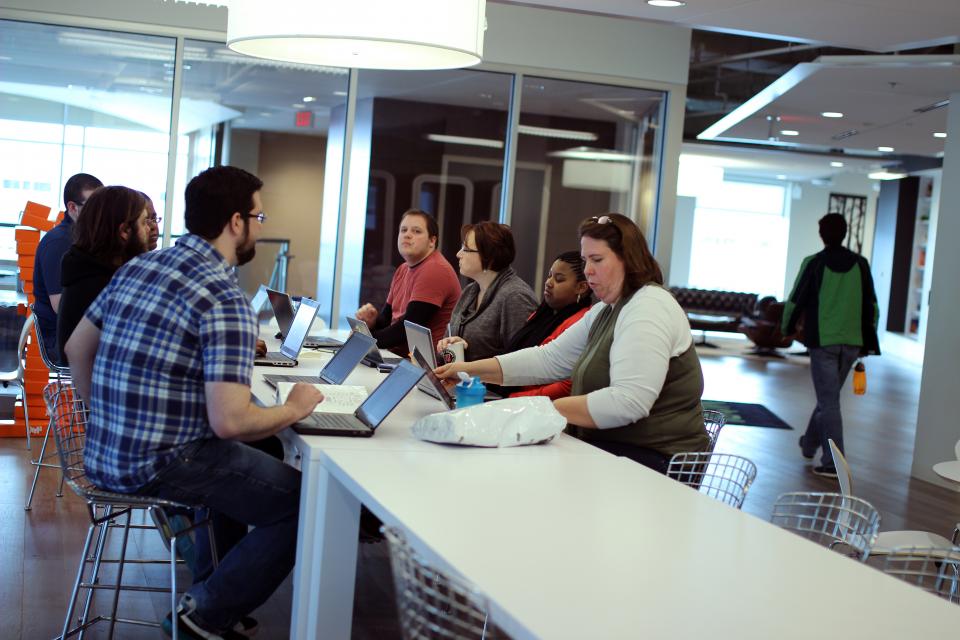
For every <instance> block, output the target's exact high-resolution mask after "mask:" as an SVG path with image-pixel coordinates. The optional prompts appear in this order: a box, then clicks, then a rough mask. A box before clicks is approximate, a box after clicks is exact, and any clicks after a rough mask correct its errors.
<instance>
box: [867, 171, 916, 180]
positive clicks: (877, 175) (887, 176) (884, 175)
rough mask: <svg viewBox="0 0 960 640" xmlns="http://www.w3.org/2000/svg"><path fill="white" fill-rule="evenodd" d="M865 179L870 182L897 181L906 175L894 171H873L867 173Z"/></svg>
mask: <svg viewBox="0 0 960 640" xmlns="http://www.w3.org/2000/svg"><path fill="white" fill-rule="evenodd" d="M867 177H868V178H870V179H871V180H899V179H900V178H906V177H907V174H905V173H900V172H896V171H885V170H884V171H874V172H873V173H868V174H867Z"/></svg>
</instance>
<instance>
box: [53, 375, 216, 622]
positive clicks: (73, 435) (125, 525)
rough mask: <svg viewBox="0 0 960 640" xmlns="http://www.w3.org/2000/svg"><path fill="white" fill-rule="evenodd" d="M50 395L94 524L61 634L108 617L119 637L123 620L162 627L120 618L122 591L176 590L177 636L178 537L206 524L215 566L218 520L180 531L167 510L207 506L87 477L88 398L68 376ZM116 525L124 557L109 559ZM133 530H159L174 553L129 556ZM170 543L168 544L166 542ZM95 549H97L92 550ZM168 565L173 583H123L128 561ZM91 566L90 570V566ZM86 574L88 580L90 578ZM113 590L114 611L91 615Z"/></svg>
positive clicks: (63, 458) (70, 476) (69, 477)
mask: <svg viewBox="0 0 960 640" xmlns="http://www.w3.org/2000/svg"><path fill="white" fill-rule="evenodd" d="M44 396H45V397H50V398H51V399H52V400H51V402H52V406H53V410H52V411H51V414H50V415H51V418H50V427H51V430H52V431H53V435H54V441H55V443H56V447H57V451H58V453H59V456H60V465H61V468H62V470H63V476H64V478H65V480H66V482H67V485H68V486H69V487H70V488H71V489H72V490H73V491H74V493H76V494H77V495H78V496H80V497H81V498H82V499H83V500H84V501H85V502H86V504H87V512H88V515H89V517H90V526H89V527H88V529H87V537H86V540H85V541H84V544H83V552H82V554H81V556H80V564H79V567H78V568H77V576H76V580H75V581H74V583H73V589H72V591H71V594H70V602H69V604H68V605H67V612H66V615H65V616H64V620H63V632H62V633H61V635H60V636H59V638H61V639H65V638H69V637H71V636H73V635H76V634H81V636H82V634H83V633H84V632H85V631H86V630H87V629H88V628H89V627H91V626H92V625H94V624H96V623H98V622H101V621H107V622H109V623H110V626H109V630H108V637H110V638H112V637H113V632H114V629H115V627H116V623H118V622H123V623H127V624H135V625H142V626H152V627H159V626H160V623H159V622H156V621H152V620H136V619H131V618H119V617H117V609H118V606H119V600H120V592H121V591H138V592H152V593H165V592H169V593H170V608H171V611H172V612H173V616H174V625H173V638H174V640H176V639H177V637H178V628H177V627H178V625H177V624H176V611H177V562H178V560H177V538H178V537H181V536H184V535H186V534H189V533H190V532H192V531H193V530H194V529H197V528H198V527H202V526H206V527H207V528H208V534H209V540H210V552H211V557H212V559H213V563H214V566H216V565H217V550H216V542H215V540H214V535H213V528H212V523H211V521H210V519H209V518H207V519H206V520H203V521H201V522H198V523H196V524H193V525H192V526H189V527H185V528H183V529H180V530H175V529H174V528H172V527H170V526H169V520H168V519H167V516H166V514H167V512H168V511H170V510H177V511H196V510H198V509H202V508H203V507H202V506H201V505H186V504H181V503H178V502H173V501H171V500H164V499H161V498H154V497H149V496H138V495H133V494H121V493H113V492H110V491H104V490H102V489H99V488H97V486H96V485H94V484H93V482H91V481H90V480H89V478H87V476H86V473H85V471H84V466H83V449H84V446H85V444H86V425H87V417H88V410H87V407H86V405H85V403H84V402H83V400H81V399H80V398H79V397H78V396H77V395H76V394H75V393H74V390H73V386H72V385H71V384H70V382H68V381H66V380H59V381H55V382H51V383H50V384H48V385H47V387H46V388H44ZM134 511H147V512H149V513H150V515H151V517H152V518H153V521H154V523H155V524H153V525H139V524H133V523H132V521H131V515H132V514H133V512H134ZM112 529H122V538H121V544H120V551H119V556H118V557H117V558H105V557H104V549H105V548H106V546H107V538H108V537H109V535H110V533H111V530H112ZM131 529H154V530H156V531H158V532H159V533H160V535H161V536H163V537H166V538H168V539H169V549H170V556H169V558H165V559H162V560H161V559H157V560H154V559H128V558H127V557H126V556H127V543H128V540H129V535H130V530H131ZM165 544H166V542H165ZM91 548H92V549H93V552H92V553H91ZM131 563H137V564H167V563H169V567H170V586H169V587H153V586H139V585H130V584H123V570H124V566H125V565H126V564H131ZM104 564H115V565H116V566H117V571H116V582H115V583H112V584H104V583H101V582H100V578H101V575H100V571H101V569H102V568H103V565H104ZM88 567H89V570H88ZM85 576H86V579H85ZM81 589H83V590H86V598H85V600H84V603H83V607H82V611H81V613H80V615H79V617H78V619H77V622H76V624H75V625H74V626H73V627H71V626H70V625H71V622H72V620H73V614H74V611H75V609H76V607H77V601H78V598H79V595H80V590H81ZM101 589H102V590H109V591H112V592H113V593H112V600H111V605H110V614H109V615H98V616H96V617H94V618H92V619H91V617H90V610H91V606H92V603H93V596H94V592H95V591H96V590H101Z"/></svg>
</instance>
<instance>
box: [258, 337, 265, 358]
mask: <svg viewBox="0 0 960 640" xmlns="http://www.w3.org/2000/svg"><path fill="white" fill-rule="evenodd" d="M256 353H257V357H258V358H262V357H263V356H265V355H267V343H266V342H264V341H263V340H261V339H259V338H257V352H256Z"/></svg>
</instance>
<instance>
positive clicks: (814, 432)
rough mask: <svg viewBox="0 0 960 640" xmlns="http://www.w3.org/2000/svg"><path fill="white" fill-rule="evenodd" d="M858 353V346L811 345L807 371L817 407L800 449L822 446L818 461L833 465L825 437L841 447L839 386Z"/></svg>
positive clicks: (810, 450)
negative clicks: (811, 381)
mask: <svg viewBox="0 0 960 640" xmlns="http://www.w3.org/2000/svg"><path fill="white" fill-rule="evenodd" d="M859 356H860V347H857V346H853V345H848V344H833V345H829V346H826V347H813V348H811V349H810V375H811V377H812V378H813V390H814V391H815V392H816V394H817V407H816V408H815V409H814V410H813V415H811V416H810V422H809V423H808V424H807V432H806V433H805V434H804V436H803V450H804V453H805V454H807V455H813V454H814V453H816V451H817V447H822V448H823V452H822V454H821V457H820V464H821V465H823V466H825V467H833V466H834V463H833V455H832V454H831V453H830V445H829V444H828V443H827V440H833V441H834V442H836V443H837V446H838V447H840V451H841V452H842V451H843V417H842V416H841V415H840V389H842V388H843V383H844V382H845V381H846V379H847V375H848V374H849V373H850V369H851V367H853V363H854V362H856V360H857V358H858V357H859Z"/></svg>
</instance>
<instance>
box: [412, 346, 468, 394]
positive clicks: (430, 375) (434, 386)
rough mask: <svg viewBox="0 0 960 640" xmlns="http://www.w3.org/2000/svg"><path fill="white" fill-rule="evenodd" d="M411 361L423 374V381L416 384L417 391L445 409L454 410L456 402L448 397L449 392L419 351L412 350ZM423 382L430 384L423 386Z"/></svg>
mask: <svg viewBox="0 0 960 640" xmlns="http://www.w3.org/2000/svg"><path fill="white" fill-rule="evenodd" d="M413 359H414V360H416V361H417V364H419V365H420V368H421V369H423V374H424V375H423V380H421V381H420V383H419V384H417V389H419V390H420V391H423V392H424V393H425V394H427V395H428V396H431V397H433V398H436V399H437V400H440V401H441V402H443V404H445V405H447V409H455V408H456V407H457V402H456V400H455V399H454V397H453V396H452V395H450V392H449V391H447V388H446V387H445V386H444V385H443V382H441V380H440V378H438V377H437V374H435V373H434V372H433V369H431V368H430V363H429V362H427V359H426V358H424V357H423V354H422V353H420V349H418V348H416V347H414V348H413ZM424 381H426V382H428V383H430V386H429V387H426V386H424V384H423V383H424ZM428 389H429V390H428Z"/></svg>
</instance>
